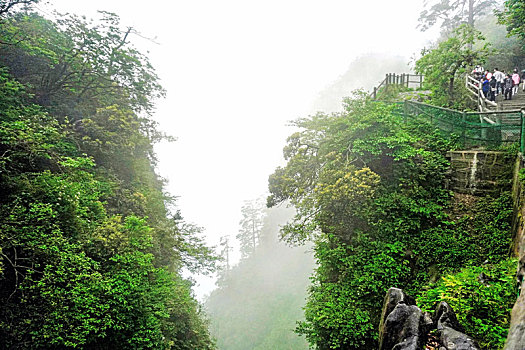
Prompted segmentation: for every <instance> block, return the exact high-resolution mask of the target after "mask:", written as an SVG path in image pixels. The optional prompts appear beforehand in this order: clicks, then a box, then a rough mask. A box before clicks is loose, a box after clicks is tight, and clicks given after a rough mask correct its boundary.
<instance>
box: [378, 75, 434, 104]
mask: <svg viewBox="0 0 525 350" xmlns="http://www.w3.org/2000/svg"><path fill="white" fill-rule="evenodd" d="M423 82H424V77H423V75H421V74H405V73H403V74H396V73H388V74H386V76H385V79H383V81H381V82H380V83H379V85H378V86H376V87H374V89H373V90H372V92H371V93H370V98H371V99H372V100H375V99H377V93H378V92H379V90H380V89H381V88H383V89H387V88H388V86H390V85H398V86H405V87H407V88H414V89H417V88H421V86H422V85H423Z"/></svg>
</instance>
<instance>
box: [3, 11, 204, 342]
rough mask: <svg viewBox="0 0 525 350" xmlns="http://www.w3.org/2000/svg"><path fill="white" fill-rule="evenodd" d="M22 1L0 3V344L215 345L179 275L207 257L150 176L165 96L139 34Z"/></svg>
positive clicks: (114, 20)
mask: <svg viewBox="0 0 525 350" xmlns="http://www.w3.org/2000/svg"><path fill="white" fill-rule="evenodd" d="M16 2H20V1H1V2H0V5H1V6H0V9H1V10H2V11H1V12H0V192H1V196H0V305H2V307H1V308H0V344H2V345H1V347H2V348H7V349H29V348H30V349H39V348H46V349H65V348H83V349H139V348H140V349H147V348H150V349H164V348H166V349H167V348H172V349H189V350H190V349H191V350H194V349H211V348H214V345H213V342H212V341H211V339H210V336H209V334H208V330H207V323H206V321H205V320H204V318H203V315H202V313H201V311H200V306H199V304H198V303H197V302H196V301H195V299H194V298H193V295H192V292H191V283H190V282H189V281H187V280H185V279H184V278H182V277H181V270H182V269H183V268H187V269H189V270H195V269H199V270H201V271H206V270H209V269H211V268H213V262H214V258H213V257H212V255H211V251H210V250H209V249H208V248H206V247H205V246H204V245H203V244H202V242H201V241H200V240H199V239H198V238H197V236H196V234H197V233H198V232H194V231H195V229H193V228H192V227H193V226H191V225H186V224H184V222H183V221H182V219H181V217H180V215H179V213H178V212H177V211H176V210H175V209H173V208H175V207H174V202H173V199H172V198H171V197H170V196H169V195H168V194H166V193H165V192H164V190H163V181H162V179H160V178H159V177H158V175H157V174H156V173H155V171H154V166H155V155H154V153H153V144H154V143H155V142H156V141H158V140H160V139H161V138H163V137H164V136H163V135H162V134H161V133H159V132H158V131H157V130H156V128H155V123H154V122H153V121H152V119H151V118H150V115H151V112H152V111H153V108H154V102H155V99H156V98H157V97H161V96H162V95H163V94H164V91H163V89H162V87H161V86H160V85H159V83H158V78H157V76H156V75H155V71H154V69H153V68H152V67H151V65H150V64H149V62H148V59H147V57H145V56H144V55H142V54H141V53H140V52H139V51H137V50H136V49H135V48H134V47H133V46H132V45H131V44H130V40H131V38H132V36H133V33H134V32H133V29H131V28H128V29H122V26H121V25H120V23H119V18H118V16H116V15H114V14H110V13H102V14H101V17H102V18H101V20H100V21H97V22H90V21H88V20H86V19H83V18H78V17H74V16H59V17H57V20H55V21H51V20H48V19H45V18H43V17H42V16H41V15H39V14H37V13H34V12H31V10H30V9H29V11H19V12H16V10H17V9H18V10H20V8H19V7H17V6H10V5H13V4H14V3H16ZM24 2H27V1H24ZM31 2H32V1H29V3H31Z"/></svg>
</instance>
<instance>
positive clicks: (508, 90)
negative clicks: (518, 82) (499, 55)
mask: <svg viewBox="0 0 525 350" xmlns="http://www.w3.org/2000/svg"><path fill="white" fill-rule="evenodd" d="M513 86H514V83H513V82H512V77H511V76H510V74H507V77H506V78H505V80H504V81H503V89H504V91H505V100H512V88H513Z"/></svg>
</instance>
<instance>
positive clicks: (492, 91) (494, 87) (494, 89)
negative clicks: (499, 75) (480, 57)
mask: <svg viewBox="0 0 525 350" xmlns="http://www.w3.org/2000/svg"><path fill="white" fill-rule="evenodd" d="M489 84H490V94H489V97H488V99H489V100H490V101H492V102H494V101H496V93H497V84H498V83H497V81H496V77H495V76H494V75H493V76H492V77H491V78H490V82H489Z"/></svg>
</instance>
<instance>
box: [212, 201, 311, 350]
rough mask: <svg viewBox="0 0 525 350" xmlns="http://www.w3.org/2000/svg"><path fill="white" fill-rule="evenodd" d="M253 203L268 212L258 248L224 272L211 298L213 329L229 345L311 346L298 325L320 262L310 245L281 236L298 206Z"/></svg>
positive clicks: (230, 349) (233, 349) (239, 349)
mask: <svg viewBox="0 0 525 350" xmlns="http://www.w3.org/2000/svg"><path fill="white" fill-rule="evenodd" d="M253 203H256V201H252V202H248V205H249V206H250V205H252V204H253ZM244 208H246V206H245V207H244ZM250 208H252V209H255V208H257V210H258V212H259V213H258V214H256V216H258V217H261V216H262V215H261V214H264V219H263V224H262V226H260V227H259V231H258V235H259V237H260V238H259V241H258V244H257V246H256V248H255V250H254V251H251V250H250V252H249V254H248V253H246V254H245V255H244V256H243V258H242V259H241V261H240V262H239V263H238V264H237V265H235V266H233V267H232V268H231V269H230V270H223V271H222V272H221V275H220V277H219V280H218V282H217V286H218V288H217V289H216V290H214V291H213V292H212V293H211V294H210V295H209V297H208V298H207V300H206V302H205V307H206V311H207V313H208V314H209V316H210V320H211V331H212V334H213V336H214V337H216V338H217V346H218V348H219V349H224V350H226V349H227V350H245V349H258V350H265V349H276V350H279V349H283V350H284V349H307V348H308V346H307V343H306V341H305V340H304V338H300V337H299V336H297V335H296V334H294V333H293V329H294V328H295V323H296V321H297V320H300V319H302V307H303V306H304V303H305V298H306V288H307V285H308V283H309V280H308V277H309V276H310V274H311V273H312V271H313V268H314V265H313V258H312V254H311V252H310V251H309V247H304V246H303V247H296V248H293V247H289V246H287V245H286V244H284V243H283V242H280V241H279V235H280V233H279V229H280V227H281V226H282V225H284V224H285V223H286V222H287V221H288V220H289V219H290V218H291V217H292V216H293V214H294V210H293V209H291V208H287V207H286V206H280V207H275V208H271V209H265V208H264V206H259V207H255V208H254V207H253V206H250ZM251 216H252V214H248V216H245V218H246V217H251ZM243 230H244V229H243V228H242V226H241V232H242V231H243ZM250 234H251V233H250ZM250 249H251V248H250Z"/></svg>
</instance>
